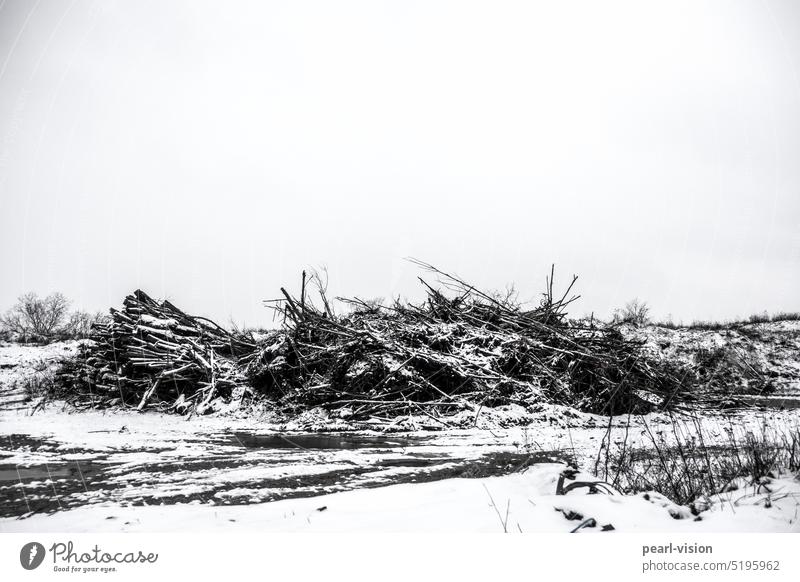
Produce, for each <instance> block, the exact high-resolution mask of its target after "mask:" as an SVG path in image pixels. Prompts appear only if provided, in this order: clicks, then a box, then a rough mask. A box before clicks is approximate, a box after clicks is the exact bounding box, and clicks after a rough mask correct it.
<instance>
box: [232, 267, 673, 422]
mask: <svg viewBox="0 0 800 582" xmlns="http://www.w3.org/2000/svg"><path fill="white" fill-rule="evenodd" d="M421 266H423V267H424V268H426V269H429V270H431V271H434V272H435V274H436V275H437V276H438V277H439V279H440V281H441V284H442V286H443V288H439V289H436V288H434V287H432V286H430V285H428V283H426V282H425V281H424V280H423V279H420V281H421V282H422V284H423V285H424V286H425V289H426V292H427V299H426V300H425V301H424V302H423V303H421V304H418V305H415V304H411V303H404V302H403V303H401V302H400V301H396V302H395V303H394V304H393V305H390V306H380V305H375V304H372V303H368V302H364V301H360V300H357V299H349V300H343V301H346V302H347V303H349V304H350V305H351V307H352V311H351V312H350V313H349V314H347V315H343V316H338V315H336V314H335V313H334V311H333V309H332V308H331V303H330V302H329V301H328V299H327V297H326V295H325V292H324V288H323V286H322V285H320V286H319V295H320V298H321V302H320V303H321V304H320V306H316V305H315V304H314V303H312V301H311V300H310V298H309V296H308V293H307V292H306V289H307V282H308V281H307V280H306V277H305V274H304V275H303V285H302V290H301V294H300V297H295V296H292V295H290V294H289V293H288V292H287V291H286V290H285V289H282V290H281V291H282V292H283V298H282V299H281V300H279V301H277V302H276V303H275V304H274V307H275V308H276V309H277V310H278V311H279V312H280V314H281V315H282V316H283V318H284V322H285V325H284V326H283V328H282V329H280V330H278V331H274V332H272V333H270V334H269V335H268V337H267V338H266V339H265V340H264V341H262V342H260V345H259V347H258V349H257V350H256V351H254V352H253V353H252V354H250V355H248V356H245V357H244V358H243V359H242V360H241V363H242V364H243V365H244V366H245V367H246V375H247V377H248V379H249V381H250V384H251V386H252V387H253V388H254V389H255V390H256V392H258V393H260V394H262V395H264V396H267V397H268V398H270V399H272V400H274V401H275V402H276V403H278V405H279V406H280V407H281V408H282V409H284V410H290V411H299V410H303V409H308V408H310V407H315V406H321V407H323V408H326V409H332V410H337V411H338V412H339V414H340V415H341V416H343V417H351V416H352V417H354V418H359V417H367V416H369V417H374V418H392V417H396V416H397V415H400V414H412V413H413V414H426V415H428V416H433V417H438V416H439V415H441V414H447V413H452V412H456V411H459V410H473V411H476V412H477V411H479V410H480V408H481V407H482V406H496V405H501V404H509V403H518V404H521V405H530V404H532V403H538V402H542V401H545V402H555V403H563V404H567V405H571V406H575V407H577V408H579V409H581V410H584V411H589V412H596V413H605V414H607V413H613V414H619V413H627V412H641V411H644V410H649V409H651V408H652V406H653V403H655V404H656V405H658V404H666V403H669V402H670V401H672V400H673V398H674V396H675V394H676V393H677V392H678V391H680V390H681V377H680V374H679V371H678V370H675V369H673V368H671V367H669V366H666V365H664V364H662V363H659V362H657V361H655V360H652V359H648V358H646V357H645V356H644V354H643V353H642V351H641V350H640V344H639V343H637V342H635V341H630V340H626V339H624V338H623V336H622V335H621V334H620V333H619V332H618V331H617V330H616V329H615V328H614V327H611V326H606V325H602V324H601V325H596V324H595V323H593V322H591V321H588V322H587V321H583V322H576V321H573V320H569V319H568V318H567V313H566V307H567V306H568V305H569V304H570V303H571V302H572V301H574V300H575V299H577V297H569V293H570V290H571V288H572V285H570V286H569V288H568V289H567V291H566V292H565V293H564V294H563V296H561V297H555V296H554V294H553V281H552V272H551V276H550V278H549V279H548V282H547V290H546V292H545V293H544V294H543V297H542V300H541V303H540V304H539V305H538V306H536V307H534V308H525V307H524V306H523V305H521V304H519V303H518V302H516V301H515V300H514V298H513V296H509V297H503V298H501V297H497V296H495V295H492V294H489V293H485V292H482V291H480V290H478V289H476V288H475V287H473V286H471V285H469V284H468V283H466V282H464V281H463V280H461V279H459V278H457V277H455V276H452V275H449V274H446V273H443V272H441V271H438V270H436V269H434V268H433V267H431V266H430V265H425V264H421ZM574 282H575V280H574V279H573V284H574Z"/></svg>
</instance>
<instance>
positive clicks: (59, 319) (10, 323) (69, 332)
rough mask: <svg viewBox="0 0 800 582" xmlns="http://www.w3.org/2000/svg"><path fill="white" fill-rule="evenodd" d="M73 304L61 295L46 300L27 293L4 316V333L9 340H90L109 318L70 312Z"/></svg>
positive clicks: (1, 327)
mask: <svg viewBox="0 0 800 582" xmlns="http://www.w3.org/2000/svg"><path fill="white" fill-rule="evenodd" d="M69 305H70V302H69V300H68V299H67V298H66V297H64V295H62V294H61V293H52V294H50V295H48V296H47V297H43V298H42V297H39V296H38V295H37V294H36V293H26V294H25V295H22V296H21V297H20V298H19V299H18V300H17V304H16V305H14V307H12V308H11V309H9V310H8V311H7V312H6V313H5V315H3V316H1V317H0V332H2V334H3V335H4V336H6V337H7V338H8V339H12V338H16V339H17V340H19V341H23V342H29V341H34V342H47V341H52V340H56V339H84V338H87V337H89V334H90V333H91V330H92V327H93V326H94V325H96V324H97V323H99V322H101V321H104V320H105V319H106V317H107V316H104V315H103V314H101V313H95V314H90V313H87V312H85V311H80V310H76V311H73V312H70V311H69ZM0 337H2V336H0Z"/></svg>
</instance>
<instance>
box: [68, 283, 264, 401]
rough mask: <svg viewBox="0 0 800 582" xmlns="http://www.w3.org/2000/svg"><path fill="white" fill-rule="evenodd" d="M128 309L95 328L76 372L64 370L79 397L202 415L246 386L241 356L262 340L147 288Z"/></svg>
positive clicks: (131, 298)
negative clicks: (235, 331) (150, 293)
mask: <svg viewBox="0 0 800 582" xmlns="http://www.w3.org/2000/svg"><path fill="white" fill-rule="evenodd" d="M123 306H124V307H123V309H122V310H121V311H119V310H116V309H111V310H110V313H111V316H110V318H108V320H107V321H103V322H101V323H99V324H97V325H95V327H94V331H93V333H92V335H91V339H92V340H93V342H91V344H89V346H87V347H86V348H85V351H84V353H83V354H82V357H80V358H78V360H77V361H76V363H75V364H73V369H70V370H64V371H63V372H62V376H68V377H69V384H70V385H71V392H72V393H73V394H75V393H76V392H77V393H78V395H79V396H83V397H88V398H89V399H90V400H91V401H92V403H94V404H99V403H110V404H125V405H131V406H136V407H137V408H138V409H142V408H144V407H145V406H148V405H156V406H160V407H162V408H170V407H172V408H177V409H178V410H181V411H183V410H187V409H190V410H194V411H197V412H201V413H202V412H204V411H205V410H208V408H209V404H210V403H211V401H212V400H213V399H215V398H216V397H222V398H228V397H230V396H231V393H232V391H233V389H234V387H236V386H237V385H238V386H241V385H242V384H243V383H244V378H243V377H242V376H241V374H240V373H239V368H238V367H237V361H238V359H239V358H240V357H241V356H243V355H245V354H248V353H251V352H252V351H253V350H254V349H255V344H253V343H250V342H248V341H246V339H245V338H243V337H241V336H239V335H234V334H232V333H231V332H229V331H227V330H225V329H223V328H222V327H220V326H219V325H217V324H216V323H214V322H213V321H211V320H209V319H206V318H203V317H197V316H191V315H188V314H186V313H184V312H183V311H181V310H180V309H178V308H177V307H175V305H173V304H172V303H170V302H169V301H166V300H165V301H163V302H158V301H155V300H154V299H152V298H150V297H149V296H148V295H147V294H146V293H144V292H143V291H135V292H134V293H133V294H131V295H128V296H127V297H126V298H125V301H124V303H123Z"/></svg>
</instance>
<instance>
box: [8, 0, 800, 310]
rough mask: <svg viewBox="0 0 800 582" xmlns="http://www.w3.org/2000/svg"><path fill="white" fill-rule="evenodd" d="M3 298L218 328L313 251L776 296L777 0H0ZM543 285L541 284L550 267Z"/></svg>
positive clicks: (473, 272) (780, 208) (798, 261)
mask: <svg viewBox="0 0 800 582" xmlns="http://www.w3.org/2000/svg"><path fill="white" fill-rule="evenodd" d="M0 199H1V200H2V205H1V206H0V273H2V274H1V275H0V278H1V280H2V283H0V309H5V308H7V307H8V306H10V305H11V303H12V302H13V300H14V298H15V297H16V296H17V295H19V294H20V293H22V292H24V291H27V290H36V291H39V292H40V293H47V292H48V291H50V290H55V289H57V290H61V291H62V292H64V293H65V294H67V295H68V296H70V297H71V298H73V299H74V300H75V303H76V305H78V306H81V307H84V308H87V309H101V308H106V307H108V306H109V305H118V304H119V303H120V302H121V300H122V297H123V296H124V295H125V294H126V293H128V292H129V291H131V290H133V289H134V288H136V287H142V288H144V289H145V290H147V291H148V292H150V293H151V294H153V295H156V296H161V297H163V296H167V297H169V298H170V299H172V300H173V301H175V302H176V303H177V304H178V305H180V306H182V307H184V308H185V309H186V310H188V311H192V312H196V313H202V314H206V315H210V316H212V317H215V318H217V319H219V320H220V321H221V322H223V323H224V322H226V321H227V320H228V319H229V318H230V317H233V318H235V319H236V320H237V321H238V322H242V321H245V322H247V323H248V324H257V323H262V322H265V321H269V314H268V313H267V311H266V310H265V309H264V308H263V307H262V306H261V300H262V299H265V298H272V297H275V296H277V293H278V288H279V286H281V285H286V286H290V287H291V286H296V285H297V283H298V281H299V273H300V271H301V270H302V269H303V268H305V267H308V266H319V265H326V266H327V267H328V270H329V272H330V276H331V290H332V291H333V292H334V293H338V294H348V295H351V294H356V295H359V296H362V297H374V296H385V297H388V296H391V295H395V294H402V295H406V296H411V297H415V296H418V293H419V290H418V287H419V286H418V284H417V282H416V275H417V274H418V270H417V268H416V267H414V266H413V265H411V264H409V263H407V262H406V261H404V257H408V256H414V257H418V258H420V259H424V260H426V261H428V262H432V263H435V264H437V265H439V266H441V267H442V268H445V269H447V270H453V271H456V272H458V273H459V274H461V275H462V276H464V277H466V278H468V279H470V280H471V281H473V282H475V283H476V284H478V285H480V286H485V287H495V288H503V287H505V286H506V284H508V283H510V282H515V283H516V285H517V287H518V288H519V289H520V291H521V295H522V297H525V298H527V297H535V296H536V295H537V294H538V293H539V292H540V291H541V290H542V288H543V283H544V277H545V275H546V273H547V272H548V271H549V265H550V264H551V263H552V262H555V263H556V269H557V274H559V273H560V274H561V279H560V280H561V281H562V282H566V281H567V280H568V279H569V277H570V276H571V274H572V273H577V274H578V275H580V277H581V279H580V280H579V283H578V291H579V292H580V293H581V294H582V295H583V296H584V299H582V300H581V302H580V303H579V304H578V305H577V307H576V311H577V313H576V315H580V314H582V313H588V312H590V311H593V310H594V311H596V312H597V313H598V314H602V315H606V314H608V313H609V312H610V310H611V309H612V308H613V307H615V306H618V305H620V304H622V303H624V302H625V301H626V300H628V299H630V298H632V297H634V296H638V297H640V298H642V299H645V300H647V301H648V302H649V303H650V304H651V305H652V306H653V308H654V311H655V314H656V315H658V316H665V315H667V314H673V316H674V317H675V319H676V320H680V319H682V320H685V321H690V320H692V319H695V318H727V317H735V316H743V315H748V314H750V313H752V312H761V311H764V310H768V311H770V312H773V311H778V310H800V268H798V267H800V3H798V2H794V1H792V0H752V1H745V0H740V1H735V0H720V1H718V2H707V1H698V0H691V1H685V2H682V1H675V0H670V1H665V2H643V1H640V0H638V1H636V0H634V1H630V2H611V1H604V2H598V1H590V2H561V1H560V2H532V1H528V2H502V1H501V2H498V1H496V0H493V1H485V2H467V1H464V0H458V1H454V2H442V1H436V0H425V1H420V2H411V1H396V2H377V1H375V0H372V1H365V2H343V1H337V2H330V1H328V2H324V1H323V2H303V1H292V2H252V3H249V2H230V1H225V2H222V1H217V2H197V1H191V2H176V1H167V2H165V1H159V2H148V1H142V0H129V1H122V2H88V1H85V0H74V1H69V0H67V1H55V0H39V1H36V0H32V1H22V0H5V1H3V0H0ZM557 283H558V279H557Z"/></svg>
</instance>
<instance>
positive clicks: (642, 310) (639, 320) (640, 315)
mask: <svg viewBox="0 0 800 582" xmlns="http://www.w3.org/2000/svg"><path fill="white" fill-rule="evenodd" d="M613 321H614V323H633V324H635V325H645V324H646V323H648V322H649V321H650V306H649V305H647V302H645V301H640V300H639V299H636V298H634V299H632V300H630V301H628V302H627V303H626V304H625V307H623V308H621V309H615V310H614V313H613Z"/></svg>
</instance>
